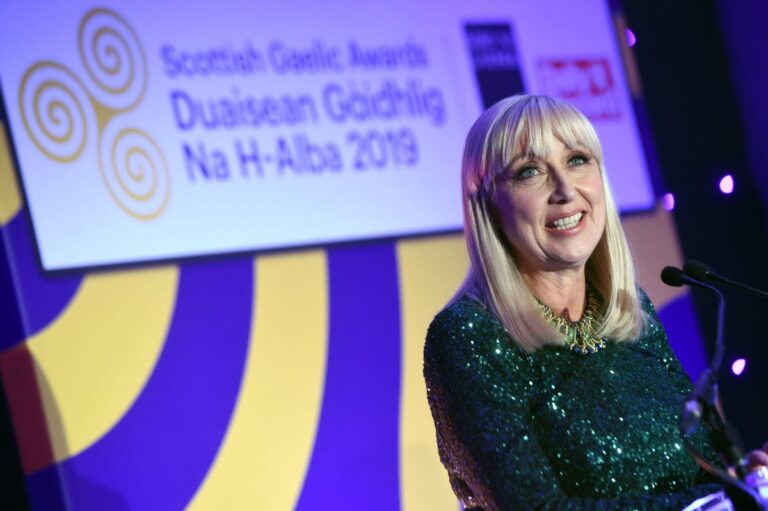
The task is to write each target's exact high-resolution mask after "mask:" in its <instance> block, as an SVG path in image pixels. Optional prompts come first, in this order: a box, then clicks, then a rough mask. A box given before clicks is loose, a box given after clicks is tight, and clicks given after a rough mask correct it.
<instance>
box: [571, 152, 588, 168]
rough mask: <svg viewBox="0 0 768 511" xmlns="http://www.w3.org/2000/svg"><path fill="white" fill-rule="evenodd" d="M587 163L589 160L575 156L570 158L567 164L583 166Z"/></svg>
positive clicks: (579, 155) (581, 156) (580, 155)
mask: <svg viewBox="0 0 768 511" xmlns="http://www.w3.org/2000/svg"><path fill="white" fill-rule="evenodd" d="M587 162H589V158H587V157H586V156H584V155H583V154H577V155H574V156H571V159H570V160H568V164H569V165H571V166H578V165H584V164H586V163H587Z"/></svg>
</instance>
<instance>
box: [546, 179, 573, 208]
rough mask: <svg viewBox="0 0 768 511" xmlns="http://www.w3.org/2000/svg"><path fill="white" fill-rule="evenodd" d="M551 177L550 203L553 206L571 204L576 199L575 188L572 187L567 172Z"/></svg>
mask: <svg viewBox="0 0 768 511" xmlns="http://www.w3.org/2000/svg"><path fill="white" fill-rule="evenodd" d="M551 176H552V195H551V196H550V202H552V203H555V204H560V203H567V202H571V201H572V200H573V199H575V198H576V188H575V187H574V186H573V183H572V182H571V179H570V178H569V176H568V174H567V172H554V173H553V174H551Z"/></svg>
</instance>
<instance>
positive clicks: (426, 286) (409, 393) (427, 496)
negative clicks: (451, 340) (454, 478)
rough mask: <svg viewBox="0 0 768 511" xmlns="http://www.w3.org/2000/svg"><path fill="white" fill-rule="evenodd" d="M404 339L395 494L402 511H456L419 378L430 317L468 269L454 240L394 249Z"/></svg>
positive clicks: (461, 245) (411, 242)
mask: <svg viewBox="0 0 768 511" xmlns="http://www.w3.org/2000/svg"><path fill="white" fill-rule="evenodd" d="M397 259H398V268H399V272H398V273H399V278H400V308H401V325H402V332H403V333H402V335H403V355H402V356H403V386H402V396H401V405H400V406H401V408H400V490H401V508H402V509H403V511H431V510H435V511H437V510H440V511H443V510H446V509H456V508H457V503H456V497H454V495H453V492H452V491H451V487H450V485H449V483H448V474H447V473H446V471H445V469H444V468H443V466H442V465H441V464H440V460H439V458H438V454H437V446H436V443H435V427H434V425H433V423H432V416H431V415H430V412H429V406H428V405H427V390H426V387H425V385H424V377H423V376H422V365H423V347H424V336H425V334H426V333H427V327H428V326H429V323H430V321H432V318H433V317H434V315H435V314H436V313H437V312H438V311H439V310H440V309H441V308H442V307H443V306H444V305H445V303H446V302H447V301H448V299H449V298H450V297H451V296H453V293H454V292H455V291H456V289H457V288H458V286H459V284H460V283H461V281H462V279H463V278H464V274H465V273H466V269H467V266H468V264H469V261H468V258H467V254H466V248H465V245H464V239H463V238H462V237H461V236H459V235H455V236H441V237H437V238H427V239H414V240H407V241H401V242H399V243H398V245H397Z"/></svg>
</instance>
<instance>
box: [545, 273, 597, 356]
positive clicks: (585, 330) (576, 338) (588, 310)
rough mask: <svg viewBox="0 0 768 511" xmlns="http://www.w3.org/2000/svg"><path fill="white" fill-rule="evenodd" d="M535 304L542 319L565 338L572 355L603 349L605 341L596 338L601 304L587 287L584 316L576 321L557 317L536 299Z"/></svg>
mask: <svg viewBox="0 0 768 511" xmlns="http://www.w3.org/2000/svg"><path fill="white" fill-rule="evenodd" d="M536 303H537V304H538V306H539V309H540V310H541V312H542V314H544V317H545V318H546V319H547V321H549V323H550V324H551V325H552V326H554V327H555V328H556V329H557V331H558V332H560V333H561V334H563V336H564V337H565V344H566V345H567V346H568V348H569V349H570V350H571V351H573V352H574V353H579V354H582V355H589V354H591V353H595V352H597V351H598V350H601V349H603V348H605V339H601V338H600V337H598V336H597V328H598V326H599V318H600V315H601V304H600V300H598V298H597V295H596V293H595V292H594V291H593V290H592V288H591V287H590V286H587V298H586V304H585V305H584V315H583V316H582V317H581V319H580V320H578V321H571V320H568V319H565V318H564V317H562V316H558V315H557V314H555V313H554V311H552V309H550V308H549V307H548V306H547V305H546V304H544V303H542V301H541V300H539V299H538V298H537V299H536Z"/></svg>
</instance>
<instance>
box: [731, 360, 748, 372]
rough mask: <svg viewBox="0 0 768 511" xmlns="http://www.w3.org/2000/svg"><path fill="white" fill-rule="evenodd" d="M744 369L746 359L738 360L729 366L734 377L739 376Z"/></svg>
mask: <svg viewBox="0 0 768 511" xmlns="http://www.w3.org/2000/svg"><path fill="white" fill-rule="evenodd" d="M745 367H747V361H746V359H743V358H739V359H736V360H735V361H734V362H733V364H731V371H733V374H735V375H736V376H741V373H743V372H744V368H745Z"/></svg>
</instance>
